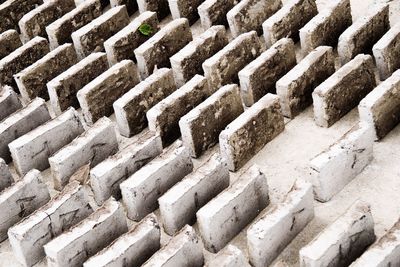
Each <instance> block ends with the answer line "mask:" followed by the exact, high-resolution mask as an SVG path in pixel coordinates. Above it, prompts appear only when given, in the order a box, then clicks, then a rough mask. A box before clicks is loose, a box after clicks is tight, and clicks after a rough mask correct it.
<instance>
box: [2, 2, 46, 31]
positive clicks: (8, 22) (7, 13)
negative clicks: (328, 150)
mask: <svg viewBox="0 0 400 267" xmlns="http://www.w3.org/2000/svg"><path fill="white" fill-rule="evenodd" d="M42 3H43V0H7V1H5V2H4V3H2V4H1V3H0V18H1V21H0V32H4V31H6V30H9V29H14V30H18V21H19V20H20V19H21V18H22V17H23V16H24V15H25V14H26V13H28V12H29V11H31V10H32V9H35V8H36V7H37V6H38V5H41V4H42Z"/></svg>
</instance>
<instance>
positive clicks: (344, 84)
mask: <svg viewBox="0 0 400 267" xmlns="http://www.w3.org/2000/svg"><path fill="white" fill-rule="evenodd" d="M373 68H374V62H373V60H372V57H371V56H369V55H363V54H361V55H358V56H356V57H355V58H354V59H353V60H351V61H350V62H349V63H347V64H346V65H344V66H343V67H341V68H340V69H339V70H338V71H336V72H335V73H334V74H333V75H332V76H330V77H329V78H328V79H327V80H325V81H324V82H323V83H321V84H320V85H319V86H318V87H317V88H315V90H314V92H313V93H312V98H313V102H314V120H315V123H316V124H317V125H319V126H321V127H330V126H332V125H333V124H334V123H335V122H337V121H338V120H340V119H341V118H342V117H343V116H344V115H346V114H347V113H348V112H349V111H350V110H352V109H353V108H354V107H356V106H357V105H358V104H359V103H360V101H361V100H362V99H363V98H364V97H365V96H366V95H367V94H368V93H369V92H370V91H372V90H373V89H374V88H375V86H376V81H375V74H374V70H373Z"/></svg>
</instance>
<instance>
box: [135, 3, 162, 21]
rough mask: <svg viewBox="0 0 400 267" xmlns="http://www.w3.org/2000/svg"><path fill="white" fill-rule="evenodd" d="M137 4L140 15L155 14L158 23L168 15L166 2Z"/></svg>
mask: <svg viewBox="0 0 400 267" xmlns="http://www.w3.org/2000/svg"><path fill="white" fill-rule="evenodd" d="M137 4H138V6H139V12H140V13H144V12H146V11H152V12H156V13H157V17H158V19H159V20H160V21H161V20H162V19H164V18H165V17H166V16H168V15H169V13H170V11H169V6H168V0H137Z"/></svg>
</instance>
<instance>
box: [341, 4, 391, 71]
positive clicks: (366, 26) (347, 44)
mask: <svg viewBox="0 0 400 267" xmlns="http://www.w3.org/2000/svg"><path fill="white" fill-rule="evenodd" d="M389 28H390V24H389V5H387V4H386V5H380V6H377V7H376V8H374V9H373V11H371V12H370V13H368V14H367V15H366V16H364V17H362V18H359V19H358V20H356V21H355V22H354V23H353V24H352V25H351V26H350V27H349V28H347V30H346V31H344V32H343V33H342V35H340V37H339V42H338V47H337V50H338V54H339V59H340V62H341V63H342V65H344V64H346V63H347V62H349V61H350V60H351V59H352V58H354V57H355V56H356V55H358V54H361V53H369V52H370V51H371V49H372V47H373V45H374V44H375V43H376V42H377V41H378V40H379V39H381V37H382V36H383V35H384V34H385V33H386V32H387V31H388V30H389Z"/></svg>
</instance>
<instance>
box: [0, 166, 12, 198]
mask: <svg viewBox="0 0 400 267" xmlns="http://www.w3.org/2000/svg"><path fill="white" fill-rule="evenodd" d="M13 182H14V179H13V177H12V175H11V172H10V169H9V168H8V166H7V163H6V162H5V161H4V159H2V158H0V192H1V191H3V190H4V189H5V188H7V187H9V186H10V185H11V184H12V183H13Z"/></svg>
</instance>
